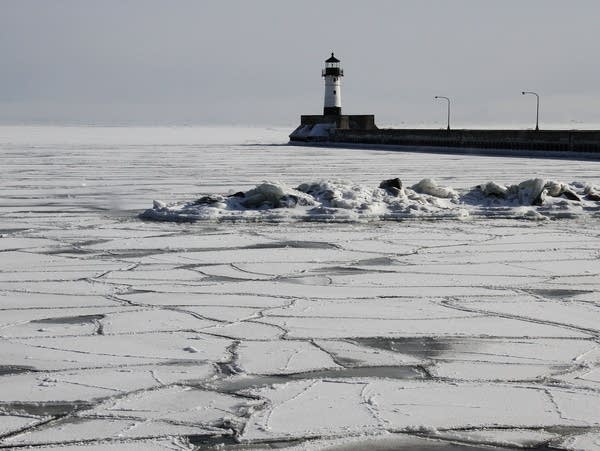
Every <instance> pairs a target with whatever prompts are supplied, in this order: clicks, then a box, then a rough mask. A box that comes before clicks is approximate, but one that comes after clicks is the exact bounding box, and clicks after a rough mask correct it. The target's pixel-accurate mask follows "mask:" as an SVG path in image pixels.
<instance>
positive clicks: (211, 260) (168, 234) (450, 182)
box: [0, 127, 600, 450]
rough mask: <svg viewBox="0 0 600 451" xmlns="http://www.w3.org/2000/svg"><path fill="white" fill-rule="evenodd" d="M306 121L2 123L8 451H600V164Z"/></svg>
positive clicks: (0, 288) (3, 442)
mask: <svg viewBox="0 0 600 451" xmlns="http://www.w3.org/2000/svg"><path fill="white" fill-rule="evenodd" d="M290 130H291V129H289V130H288V129H280V128H271V129H267V128H194V127H173V128H166V127H165V128H159V127H156V128H134V127H121V128H120V127H0V162H1V164H0V177H1V178H0V183H1V187H0V190H1V191H0V192H1V196H0V252H1V253H0V311H1V313H0V448H15V447H27V446H32V447H34V449H52V448H53V447H55V446H57V447H61V448H63V449H64V448H66V449H77V450H79V449H82V450H86V449H88V450H92V449H93V450H95V449H114V450H117V449H118V450H121V449H131V450H134V449H135V450H138V449H139V450H153V449H194V447H199V448H206V447H211V446H214V447H218V446H219V445H222V446H223V447H224V448H225V449H254V448H258V449H260V448H267V447H275V446H277V447H282V448H286V449H287V448H288V447H289V448H292V449H315V448H324V449H335V450H342V449H351V448H365V447H372V448H374V449H398V448H404V449H420V450H438V449H439V450H442V449H443V450H471V449H480V448H481V446H484V445H490V446H493V447H497V449H517V448H523V447H530V448H538V449H569V450H571V449H581V450H591V449H600V407H599V406H600V295H599V288H600V277H599V276H600V227H599V226H600V201H598V200H594V197H593V194H594V193H597V191H596V190H598V188H600V162H597V161H596V162H594V161H569V160H557V159H526V158H509V157H506V158H500V157H481V156H461V155H435V154H419V153H410V152H388V151H369V150H344V149H325V148H309V147H297V146H287V145H285V143H286V142H287V133H288V132H289V131H290ZM394 177H399V178H400V179H401V181H402V183H403V191H402V192H401V193H400V194H398V193H396V194H394V195H391V194H389V193H385V192H383V191H382V190H379V189H378V188H377V187H378V186H379V183H380V182H381V181H382V180H384V179H391V178H394ZM534 178H538V179H539V180H542V181H543V182H544V183H546V182H552V183H553V184H546V185H544V184H543V183H542V185H540V187H541V188H543V189H544V193H546V192H548V191H551V190H552V189H554V188H553V187H556V186H561V187H563V188H564V189H567V190H570V192H572V193H573V194H574V195H576V196H577V197H578V198H579V200H573V199H572V198H568V196H567V197H565V194H564V193H562V192H557V193H556V194H557V196H556V197H554V196H550V195H548V196H547V197H545V198H544V199H543V203H542V204H541V205H533V206H532V205H531V202H529V201H528V200H527V199H529V197H527V196H529V195H530V194H531V193H530V191H528V190H530V186H532V185H530V184H526V185H519V184H521V183H522V182H524V181H526V180H530V179H534ZM422 179H433V180H435V181H436V182H437V187H439V188H440V190H437V191H436V190H431V189H430V188H427V189H421V188H420V187H422V186H423V185H419V182H420V181H421V180H422ZM265 181H268V182H276V186H278V187H289V190H290V191H289V193H293V195H294V196H295V198H296V200H298V199H299V198H301V199H304V197H302V196H308V197H306V199H308V200H306V199H305V200H306V202H308V203H306V204H303V205H300V203H298V205H297V206H296V205H294V206H292V207H293V208H277V209H269V208H266V207H265V205H266V204H264V203H263V204H261V205H259V206H258V207H256V208H248V209H245V208H244V207H243V204H242V203H239V202H238V203H232V202H233V201H231V200H229V199H233V198H228V197H227V195H231V194H234V193H236V192H240V191H241V192H246V193H247V192H248V191H249V190H252V189H253V188H254V187H256V186H257V185H260V184H262V183H263V182H265ZM323 181H325V182H323ZM492 181H493V182H495V184H496V185H498V186H500V187H501V188H502V187H504V188H506V189H507V192H508V193H513V194H512V196H513V197H510V196H509V195H507V196H508V197H506V198H498V193H494V194H493V195H489V196H488V195H484V194H481V192H480V191H481V190H478V189H474V187H475V186H476V185H481V184H486V183H488V182H492ZM312 182H318V183H320V185H319V187H321V188H322V187H326V189H325V188H323V189H321V188H319V189H321V191H319V193H318V195H317V194H315V192H316V191H315V190H313V191H311V190H310V189H306V190H304V191H301V192H299V191H298V190H295V189H294V188H297V187H299V185H301V184H310V183H312ZM557 182H563V183H564V185H560V184H557ZM510 185H512V188H510ZM427 186H430V185H427ZM519 187H520V188H519ZM442 188H443V189H442ZM504 188H503V189H504ZM541 188H540V189H541ZM285 189H288V188H285ZM444 190H445V191H444ZM511 190H512V191H511ZM563 191H564V190H563ZM289 193H288V192H287V191H286V193H285V194H286V195H287V194H289ZM324 193H325V194H324ZM440 193H441V194H440ZM445 193H446V194H447V193H449V194H448V195H447V196H446V194H445ZM561 193H562V194H561ZM214 195H221V196H222V198H218V200H216V201H214V202H213V200H210V201H207V202H208V203H207V202H205V203H200V204H198V203H197V202H194V201H196V200H197V199H199V198H201V197H203V196H209V197H210V196H214ZM530 197H531V196H530ZM533 197H536V196H533ZM245 198H246V199H247V198H248V195H246V197H245ZM219 199H220V200H219ZM286 199H287V198H286ZM315 199H316V200H315ZM154 200H158V201H160V202H159V203H155V204H154V208H153V201H154ZM530 200H533V198H532V199H530ZM313 201H314V203H311V202H313ZM236 202H237V201H236ZM240 202H242V201H240ZM215 205H219V207H215ZM182 208H183V210H182ZM147 209H150V210H152V211H155V212H158V213H160V214H161V215H162V216H161V217H160V218H162V219H169V220H171V221H152V220H148V219H144V220H142V219H140V217H139V215H140V214H141V213H143V212H144V211H145V210H147ZM182 211H183V212H186V213H185V214H187V215H188V216H187V218H188V219H189V218H190V216H189V214H188V213H189V212H192V217H194V215H196V218H198V217H201V218H205V219H207V220H202V221H197V222H172V221H175V220H181V219H185V218H186V216H185V215H183V216H181V212H182ZM274 211H275V213H273V212H274ZM294 212H296V213H294ZM298 212H299V213H298ZM413 212H418V213H419V214H412V213H413ZM158 213H157V214H158ZM163 213H164V214H163ZM409 213H410V214H409ZM157 218H158V216H157ZM524 218H527V219H524ZM384 219H395V220H384ZM399 219H404V220H399ZM492 449H494V448H492Z"/></svg>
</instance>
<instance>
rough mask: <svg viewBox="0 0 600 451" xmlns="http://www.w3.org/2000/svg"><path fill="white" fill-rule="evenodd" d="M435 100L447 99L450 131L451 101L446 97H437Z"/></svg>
mask: <svg viewBox="0 0 600 451" xmlns="http://www.w3.org/2000/svg"><path fill="white" fill-rule="evenodd" d="M434 99H445V100H446V102H448V130H450V99H449V98H448V97H444V96H435V97H434Z"/></svg>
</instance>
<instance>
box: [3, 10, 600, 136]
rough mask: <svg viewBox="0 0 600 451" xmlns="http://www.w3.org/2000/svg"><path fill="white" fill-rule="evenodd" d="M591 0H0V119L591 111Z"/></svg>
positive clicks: (488, 115) (287, 120) (592, 114)
mask: <svg viewBox="0 0 600 451" xmlns="http://www.w3.org/2000/svg"><path fill="white" fill-rule="evenodd" d="M599 18H600V2H599V1H597V0H571V1H567V0H560V1H559V0H556V1H555V0H527V1H525V0H497V1H486V0H452V1H449V0H438V1H434V0H407V1H400V0H370V1H364V0H363V1H354V0H327V1H325V0H302V1H291V0H290V1H288V0H193V1H192V0H177V1H173V0H162V1H158V0H100V1H92V0H89V1H86V0H52V1H50V0H38V1H32V0H0V122H2V123H19V122H34V123H40V122H42V123H83V124H208V123H210V124H215V123H216V124H256V125H265V124H273V125H288V124H290V125H291V124H296V123H297V122H298V117H299V115H300V114H319V113H320V112H321V111H322V106H323V80H322V79H321V76H320V71H321V67H322V66H323V61H324V60H325V59H326V58H327V57H328V56H329V53H330V52H331V51H335V53H336V56H338V57H339V58H340V59H341V60H342V65H343V67H344V70H345V75H346V76H345V77H344V80H343V85H342V105H343V110H344V112H345V113H348V114H352V113H354V114H360V113H375V114H376V118H377V122H378V123H379V124H401V123H403V122H404V123H410V124H415V123H421V122H425V123H432V122H434V121H443V120H444V115H445V110H444V106H443V105H442V104H441V103H436V102H435V101H434V100H433V96H434V95H446V96H449V97H451V98H452V99H453V117H454V121H455V122H456V123H457V124H465V125H468V124H482V125H485V124H514V125H516V126H523V127H525V126H528V125H531V122H532V120H533V121H534V120H535V98H533V97H527V96H526V97H524V96H522V95H521V91H523V90H533V91H537V92H539V93H540V95H541V99H542V100H541V120H542V122H544V121H545V122H554V123H557V122H563V123H564V124H565V125H569V124H572V121H581V122H600V58H599V55H600V51H599V48H600V27H599V26H598V20H599Z"/></svg>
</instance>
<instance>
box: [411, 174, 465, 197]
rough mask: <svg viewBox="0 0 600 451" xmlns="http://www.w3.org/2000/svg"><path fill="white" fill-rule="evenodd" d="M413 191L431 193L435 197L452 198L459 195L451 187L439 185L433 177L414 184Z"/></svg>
mask: <svg viewBox="0 0 600 451" xmlns="http://www.w3.org/2000/svg"><path fill="white" fill-rule="evenodd" d="M412 189H413V191H416V192H417V193H421V194H429V195H430V196H433V197H441V198H444V199H451V198H456V197H458V194H457V192H456V191H454V190H453V189H452V188H450V187H446V186H439V185H438V184H437V183H436V181H435V180H433V179H423V180H421V181H420V182H419V183H417V184H416V185H413V186H412Z"/></svg>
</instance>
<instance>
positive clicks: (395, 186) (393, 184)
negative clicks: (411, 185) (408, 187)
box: [379, 177, 402, 197]
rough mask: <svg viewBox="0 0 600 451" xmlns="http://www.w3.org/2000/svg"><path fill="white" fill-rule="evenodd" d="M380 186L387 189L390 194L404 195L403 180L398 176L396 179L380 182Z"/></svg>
mask: <svg viewBox="0 0 600 451" xmlns="http://www.w3.org/2000/svg"><path fill="white" fill-rule="evenodd" d="M379 188H381V189H384V190H386V191H387V193H388V194H391V195H392V196H396V197H398V196H401V195H402V182H401V181H400V179H399V178H398V177H396V178H395V179H389V180H384V181H383V182H381V183H380V184H379Z"/></svg>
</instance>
